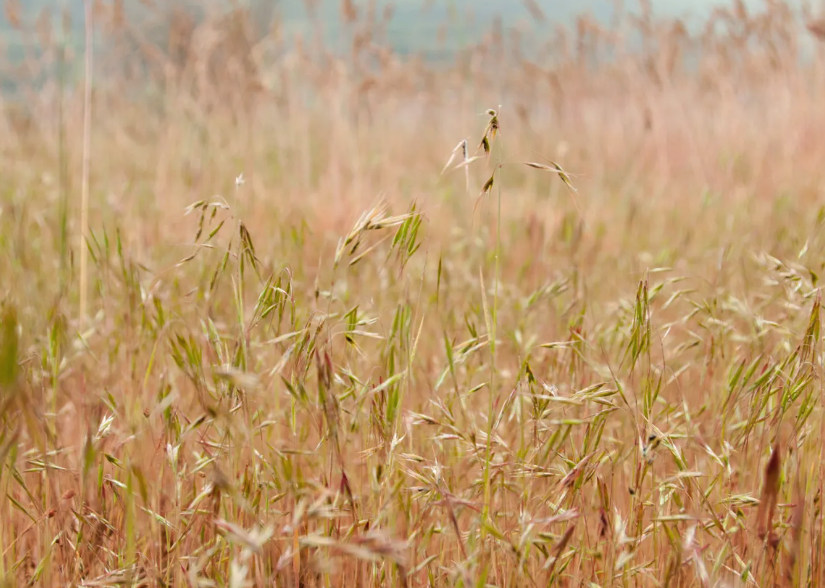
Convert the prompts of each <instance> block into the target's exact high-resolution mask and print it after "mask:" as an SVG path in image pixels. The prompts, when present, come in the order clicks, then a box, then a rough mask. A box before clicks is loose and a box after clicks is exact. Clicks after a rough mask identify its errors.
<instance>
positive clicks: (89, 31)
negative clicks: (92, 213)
mask: <svg viewBox="0 0 825 588" xmlns="http://www.w3.org/2000/svg"><path fill="white" fill-rule="evenodd" d="M84 8H85V15H86V19H85V25H86V75H85V78H86V81H85V87H84V90H83V171H82V174H81V187H80V239H79V243H78V245H79V247H80V252H79V253H80V330H81V332H82V331H83V328H84V327H85V324H86V313H87V311H88V303H89V301H88V295H89V294H88V293H89V283H88V282H89V277H88V257H89V254H88V252H87V250H86V235H88V233H89V168H90V167H91V142H92V75H93V69H92V68H93V66H94V61H93V55H94V49H93V47H92V43H93V40H94V34H93V33H94V20H93V19H94V4H93V2H92V0H84Z"/></svg>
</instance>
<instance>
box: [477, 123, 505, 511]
mask: <svg viewBox="0 0 825 588" xmlns="http://www.w3.org/2000/svg"><path fill="white" fill-rule="evenodd" d="M497 117H498V115H497V114H494V115H493V118H492V119H491V121H492V120H496V128H497V125H498V121H497ZM503 157H504V149H503V147H502V145H501V140H500V139H499V141H498V149H497V161H496V170H495V173H497V174H498V176H499V177H498V191H497V197H498V203H497V210H496V245H495V252H494V254H495V263H496V265H495V272H494V274H493V280H494V284H493V308H492V309H491V313H490V314H491V321H490V394H489V397H490V402H489V406H488V408H487V448H486V452H485V458H484V510H483V513H482V519H483V521H484V522H485V523H487V522H490V521H489V518H490V501H491V493H490V490H491V488H490V461H491V459H492V436H493V421H494V420H495V416H494V414H493V411H494V410H495V397H496V374H497V369H496V336H497V335H496V331H497V330H498V282H499V278H500V273H501V166H502V160H503Z"/></svg>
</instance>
